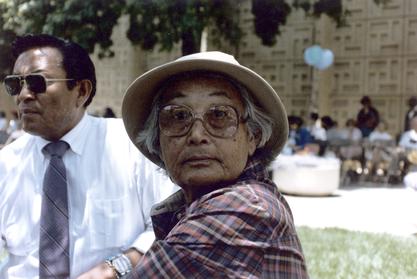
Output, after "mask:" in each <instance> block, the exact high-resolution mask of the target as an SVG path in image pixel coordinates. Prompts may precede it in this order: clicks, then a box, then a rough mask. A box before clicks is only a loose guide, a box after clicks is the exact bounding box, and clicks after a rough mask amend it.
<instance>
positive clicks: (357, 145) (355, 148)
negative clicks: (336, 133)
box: [340, 119, 362, 159]
mask: <svg viewBox="0 0 417 279" xmlns="http://www.w3.org/2000/svg"><path fill="white" fill-rule="evenodd" d="M340 136H341V139H342V140H344V141H345V142H346V143H347V145H346V146H342V147H341V148H340V156H341V157H342V159H358V158H359V157H361V156H362V146H361V140H362V133H361V131H360V130H359V129H358V128H357V127H356V122H355V120H353V119H348V120H347V121H346V125H345V128H343V129H342V130H341V131H340Z"/></svg>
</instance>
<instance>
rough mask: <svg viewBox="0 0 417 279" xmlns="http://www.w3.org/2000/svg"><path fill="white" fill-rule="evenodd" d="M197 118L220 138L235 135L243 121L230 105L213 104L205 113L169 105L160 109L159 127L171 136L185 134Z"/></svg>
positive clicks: (162, 131)
mask: <svg viewBox="0 0 417 279" xmlns="http://www.w3.org/2000/svg"><path fill="white" fill-rule="evenodd" d="M197 119H200V120H201V122H202V123H203V126H204V128H205V129H206V130H207V131H208V132H209V134H211V135H212V136H214V137H218V138H230V137H233V136H234V135H235V134H236V131H237V129H238V127H239V122H240V121H241V118H240V117H239V114H238V112H237V111H236V109H235V108H234V107H231V106H229V105H216V106H212V107H210V108H209V109H208V110H207V111H206V112H204V114H197V113H195V112H194V111H193V110H192V109H191V108H189V107H186V106H178V105H167V106H165V107H163V108H161V109H160V111H159V119H158V120H159V129H160V130H161V133H163V134H165V135H166V136H169V137H180V136H184V135H185V134H187V133H188V132H189V131H190V129H191V127H192V126H193V124H194V122H195V121H196V120H197Z"/></svg>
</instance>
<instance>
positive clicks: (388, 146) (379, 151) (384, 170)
mask: <svg viewBox="0 0 417 279" xmlns="http://www.w3.org/2000/svg"><path fill="white" fill-rule="evenodd" d="M395 144H396V142H395V140H394V139H393V137H392V136H391V134H389V133H388V132H387V123H386V122H385V121H384V120H381V121H380V122H379V124H378V126H376V128H375V130H373V131H372V132H371V134H370V135H369V137H368V141H367V142H365V143H364V146H365V159H366V167H367V168H368V169H369V174H370V175H373V176H374V177H373V178H374V179H375V178H377V177H375V175H377V176H380V177H382V176H383V175H384V174H388V175H391V174H394V173H395V170H396V169H397V168H398V166H397V162H398V161H397V160H396V146H395Z"/></svg>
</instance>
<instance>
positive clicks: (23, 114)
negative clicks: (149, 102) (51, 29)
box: [0, 35, 172, 279]
mask: <svg viewBox="0 0 417 279" xmlns="http://www.w3.org/2000/svg"><path fill="white" fill-rule="evenodd" d="M13 54H14V56H15V57H16V61H15V64H14V68H13V74H12V75H9V76H7V77H6V78H5V79H4V85H5V88H6V91H7V93H8V94H10V95H12V96H14V97H15V100H16V104H17V106H18V111H19V115H20V119H21V121H22V127H23V129H24V130H25V132H27V133H26V134H25V135H23V136H22V137H20V138H19V139H17V140H16V141H15V142H13V143H11V144H10V145H8V146H6V147H4V148H3V149H2V150H1V151H0V255H1V254H3V251H4V250H7V252H8V259H7V262H6V263H5V264H4V265H0V266H2V267H1V270H0V278H3V279H7V278H78V277H79V278H116V277H120V276H122V275H123V274H125V273H128V272H129V271H130V269H131V268H132V266H134V265H135V264H136V262H137V261H138V259H139V257H140V255H141V253H145V252H146V250H147V249H148V248H149V246H150V245H151V243H152V241H153V239H154V235H153V232H152V229H151V221H150V217H149V211H150V208H151V206H152V205H153V204H154V203H155V202H156V201H158V200H159V196H160V194H161V192H160V188H159V187H160V186H161V184H167V185H164V189H165V191H166V189H168V188H169V187H170V186H171V185H172V184H171V183H170V182H169V181H167V179H165V178H164V176H162V175H160V174H158V173H157V172H156V167H155V166H154V165H153V164H152V163H151V162H149V161H148V160H147V159H146V158H145V157H144V156H143V155H141V154H140V153H139V152H138V151H137V149H136V148H135V147H134V145H133V144H132V143H131V142H130V140H129V138H128V137H127V134H126V131H125V129H124V126H123V123H122V121H121V120H120V119H104V118H95V117H92V116H89V115H88V114H87V113H86V108H87V107H88V105H89V104H90V103H91V101H92V100H93V97H94V95H95V92H96V76H95V69H94V65H93V63H92V61H91V59H90V58H89V56H88V53H87V52H86V51H85V50H84V49H82V48H81V47H80V46H79V45H77V44H75V43H72V42H69V41H64V40H61V39H59V38H56V37H53V36H48V35H27V36H23V37H19V38H17V39H16V41H15V42H14V43H13ZM59 152H60V153H59ZM51 185H52V187H51Z"/></svg>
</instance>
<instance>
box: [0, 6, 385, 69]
mask: <svg viewBox="0 0 417 279" xmlns="http://www.w3.org/2000/svg"><path fill="white" fill-rule="evenodd" d="M242 1H243V0H90V1H87V0H14V1H7V0H0V12H1V16H0V24H2V26H3V28H2V29H1V31H0V55H1V57H2V60H3V57H10V55H6V54H5V53H7V47H8V46H9V45H10V40H11V39H13V38H14V35H15V34H14V32H15V31H13V30H19V31H16V33H26V32H30V33H41V32H42V33H48V34H53V35H57V36H60V37H63V38H68V39H71V40H73V41H75V42H78V43H80V44H81V45H82V46H84V47H85V48H86V49H87V50H88V51H89V52H93V51H94V48H95V46H96V45H98V46H99V56H100V57H108V56H113V55H114V53H113V51H112V50H111V46H112V45H113V42H112V40H111V34H112V30H113V27H114V26H115V25H116V24H117V21H118V19H119V18H120V17H121V16H124V15H126V16H128V17H129V23H130V26H129V28H128V31H127V37H128V38H129V40H130V41H131V42H132V43H133V44H135V45H140V46H141V47H142V48H143V49H152V48H154V47H155V46H156V45H159V46H160V50H161V51H169V50H171V49H172V48H173V46H174V45H175V44H177V43H181V47H182V53H183V54H184V55H185V54H190V53H194V52H197V51H198V50H199V47H200V40H201V35H202V32H203V30H209V31H210V35H211V36H210V38H212V40H213V42H214V43H215V44H217V45H220V44H221V42H222V41H226V42H228V43H230V44H231V45H232V46H238V45H239V43H240V40H241V38H242V36H243V32H242V30H241V29H240V27H239V22H238V18H239V17H238V16H239V15H238V12H239V9H238V6H239V5H240V4H241V3H242ZM374 1H375V2H385V1H387V0H374ZM310 2H312V3H313V4H311V3H310ZM292 9H303V10H304V11H305V12H306V14H307V15H312V16H316V17H318V16H320V15H321V14H327V15H328V16H330V17H331V18H332V19H333V20H334V21H335V22H336V23H337V25H342V24H343V23H345V20H346V16H347V15H348V12H347V11H346V10H344V9H343V5H342V0H292V1H290V0H252V13H253V14H254V25H255V34H256V35H257V36H258V37H259V38H260V39H261V40H262V43H263V44H264V45H268V46H272V45H273V44H275V42H276V37H277V35H279V34H280V27H281V26H282V25H285V23H286V19H287V17H288V15H289V14H290V13H291V11H292ZM4 62H5V63H9V61H4ZM2 63H3V61H2ZM0 67H3V65H0ZM0 72H2V71H0Z"/></svg>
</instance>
